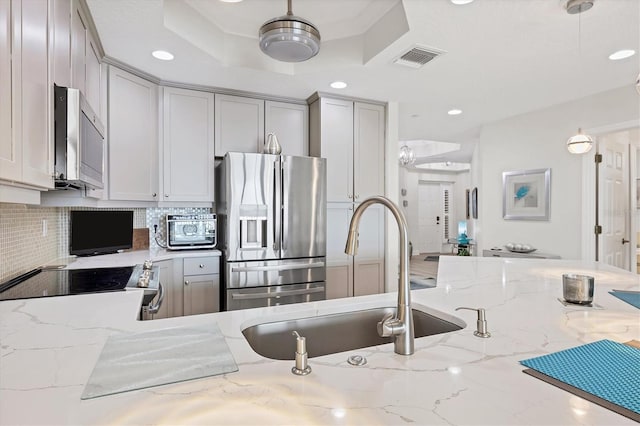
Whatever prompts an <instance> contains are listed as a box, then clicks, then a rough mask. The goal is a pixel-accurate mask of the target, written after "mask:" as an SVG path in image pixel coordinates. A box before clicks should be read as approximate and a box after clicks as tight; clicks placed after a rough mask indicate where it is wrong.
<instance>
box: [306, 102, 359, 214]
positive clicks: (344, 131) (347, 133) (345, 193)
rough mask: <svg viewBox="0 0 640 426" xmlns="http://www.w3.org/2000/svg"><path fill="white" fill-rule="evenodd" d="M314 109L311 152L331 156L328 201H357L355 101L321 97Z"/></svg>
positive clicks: (328, 162) (324, 156) (318, 155)
mask: <svg viewBox="0 0 640 426" xmlns="http://www.w3.org/2000/svg"><path fill="white" fill-rule="evenodd" d="M310 112H311V129H312V130H311V136H310V137H311V146H310V153H311V155H313V156H316V157H323V158H326V159H327V201H329V202H331V201H353V102H351V101H345V100H340V99H330V98H320V99H318V100H317V101H316V102H314V103H313V104H312V105H311V107H310Z"/></svg>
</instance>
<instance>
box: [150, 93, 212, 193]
mask: <svg viewBox="0 0 640 426" xmlns="http://www.w3.org/2000/svg"><path fill="white" fill-rule="evenodd" d="M163 91H164V97H163V144H162V146H163V148H162V156H163V169H162V179H163V190H162V193H163V194H162V195H163V200H164V201H209V202H213V176H214V153H213V149H214V133H213V120H214V118H213V109H214V95H213V93H208V92H198V91H194V90H185V89H176V88H171V87H165V88H163Z"/></svg>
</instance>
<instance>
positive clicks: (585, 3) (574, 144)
mask: <svg viewBox="0 0 640 426" xmlns="http://www.w3.org/2000/svg"><path fill="white" fill-rule="evenodd" d="M592 6H593V1H592V0H568V1H567V4H566V9H567V13H568V14H570V15H574V14H577V15H578V59H582V50H581V45H580V36H581V34H580V33H581V31H580V29H581V25H580V14H581V13H582V12H585V11H587V10H589V9H591V7H592ZM592 147H593V138H592V137H591V136H589V135H585V134H584V133H582V129H580V128H578V133H577V134H575V135H573V136H571V137H570V138H569V139H568V140H567V150H568V151H569V152H570V153H572V154H585V153H587V152H589V151H590V150H591V148H592Z"/></svg>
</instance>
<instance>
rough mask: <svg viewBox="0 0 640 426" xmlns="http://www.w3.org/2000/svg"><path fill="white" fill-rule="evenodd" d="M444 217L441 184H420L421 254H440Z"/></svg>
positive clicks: (419, 226)
mask: <svg viewBox="0 0 640 426" xmlns="http://www.w3.org/2000/svg"><path fill="white" fill-rule="evenodd" d="M443 224H444V215H443V210H442V202H441V188H440V184H439V183H431V182H420V183H419V184H418V232H419V245H418V248H419V250H420V253H439V252H440V249H441V247H442V227H443Z"/></svg>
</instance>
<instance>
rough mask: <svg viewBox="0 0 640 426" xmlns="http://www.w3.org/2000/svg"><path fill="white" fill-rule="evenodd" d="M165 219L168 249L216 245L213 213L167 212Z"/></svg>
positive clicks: (211, 246) (200, 247)
mask: <svg viewBox="0 0 640 426" xmlns="http://www.w3.org/2000/svg"><path fill="white" fill-rule="evenodd" d="M166 220H167V248H168V249H170V250H185V249H203V248H213V247H215V246H216V215H215V214H213V213H203V214H193V215H182V214H168V215H167V219H166Z"/></svg>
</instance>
